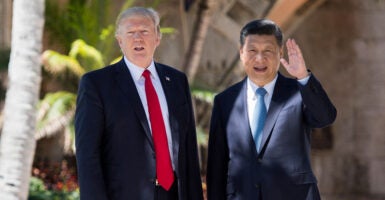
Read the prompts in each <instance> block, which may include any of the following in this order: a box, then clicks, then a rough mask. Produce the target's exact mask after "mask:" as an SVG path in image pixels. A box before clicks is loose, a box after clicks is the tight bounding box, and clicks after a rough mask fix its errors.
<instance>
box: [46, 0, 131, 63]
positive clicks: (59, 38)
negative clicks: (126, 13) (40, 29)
mask: <svg viewBox="0 0 385 200" xmlns="http://www.w3.org/2000/svg"><path fill="white" fill-rule="evenodd" d="M134 2H135V0H126V1H124V4H123V6H122V9H126V8H128V7H130V6H132V4H133V3H134ZM111 5H114V3H113V1H112V0H69V1H68V3H63V2H59V1H57V0H46V12H45V13H46V16H45V19H46V22H45V27H46V29H47V30H48V32H49V33H50V35H52V36H51V37H50V38H52V39H54V40H52V41H51V42H56V43H58V44H59V45H61V46H64V51H68V50H69V49H70V44H71V43H72V42H73V41H74V40H76V39H77V38H81V39H82V40H84V41H85V42H86V43H88V44H90V45H91V46H94V47H95V48H97V49H100V50H101V52H102V54H101V55H103V56H104V58H103V60H111V59H112V58H114V57H116V56H117V54H119V51H118V50H119V49H118V48H116V45H114V42H115V37H114V29H115V19H116V17H117V15H118V12H114V11H113V10H112V9H113V8H112V7H110V6H111Z"/></svg>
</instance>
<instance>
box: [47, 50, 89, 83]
mask: <svg viewBox="0 0 385 200" xmlns="http://www.w3.org/2000/svg"><path fill="white" fill-rule="evenodd" d="M42 62H43V66H44V69H45V70H46V71H48V72H49V73H51V74H53V75H58V74H60V73H62V72H64V71H65V70H67V69H68V70H69V71H71V72H72V73H74V74H75V75H76V76H78V77H81V76H82V75H83V74H84V73H85V70H84V69H83V68H82V66H81V65H80V64H79V62H78V61H77V60H76V59H74V58H72V57H69V56H66V55H63V54H60V53H58V52H56V51H52V50H46V51H44V52H43V55H42Z"/></svg>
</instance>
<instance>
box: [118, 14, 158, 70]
mask: <svg viewBox="0 0 385 200" xmlns="http://www.w3.org/2000/svg"><path fill="white" fill-rule="evenodd" d="M116 39H117V40H118V43H119V46H120V49H121V50H122V51H123V54H124V55H125V56H126V58H127V59H128V60H129V61H130V62H132V63H133V64H135V65H137V66H139V67H143V68H145V67H148V66H149V65H150V63H151V61H152V59H153V57H154V52H155V49H156V47H158V45H159V43H160V35H159V34H158V33H157V32H156V28H155V25H154V23H153V21H152V20H151V19H149V18H147V17H144V16H131V17H128V18H125V19H122V21H121V22H120V24H119V27H118V33H117V35H116Z"/></svg>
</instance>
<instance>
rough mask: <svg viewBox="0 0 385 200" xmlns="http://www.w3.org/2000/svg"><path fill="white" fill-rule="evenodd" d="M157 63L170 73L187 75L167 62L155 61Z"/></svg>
mask: <svg viewBox="0 0 385 200" xmlns="http://www.w3.org/2000/svg"><path fill="white" fill-rule="evenodd" d="M155 65H157V66H158V67H159V68H161V69H162V70H164V71H165V72H166V73H170V74H173V75H180V76H186V75H185V73H183V72H182V71H180V70H178V69H176V68H174V67H171V66H169V65H165V64H162V63H155Z"/></svg>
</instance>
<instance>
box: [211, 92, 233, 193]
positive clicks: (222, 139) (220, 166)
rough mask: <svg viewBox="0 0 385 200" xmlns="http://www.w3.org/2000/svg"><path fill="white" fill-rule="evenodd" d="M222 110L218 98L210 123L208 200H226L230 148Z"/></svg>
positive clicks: (215, 100)
mask: <svg viewBox="0 0 385 200" xmlns="http://www.w3.org/2000/svg"><path fill="white" fill-rule="evenodd" d="M221 115H222V114H221V108H220V104H219V103H218V97H215V99H214V107H213V111H212V116H211V122H210V133H209V146H208V162H207V177H206V180H207V198H208V200H223V199H226V192H227V191H226V187H227V168H228V161H229V158H228V147H227V140H226V133H225V128H224V127H223V122H222V121H221V118H222V117H223V116H221Z"/></svg>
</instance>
